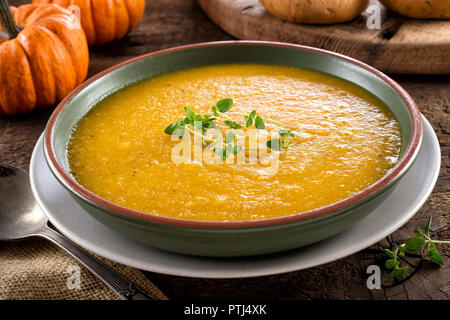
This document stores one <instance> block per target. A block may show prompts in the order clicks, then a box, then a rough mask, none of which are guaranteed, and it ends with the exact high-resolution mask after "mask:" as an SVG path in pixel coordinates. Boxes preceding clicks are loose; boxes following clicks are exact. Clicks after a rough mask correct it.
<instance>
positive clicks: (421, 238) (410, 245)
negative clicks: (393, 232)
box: [384, 217, 450, 279]
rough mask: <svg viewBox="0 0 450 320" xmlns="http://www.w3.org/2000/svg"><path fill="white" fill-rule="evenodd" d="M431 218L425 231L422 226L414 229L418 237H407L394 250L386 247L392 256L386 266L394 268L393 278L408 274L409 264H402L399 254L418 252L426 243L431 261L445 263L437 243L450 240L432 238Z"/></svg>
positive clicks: (390, 268)
mask: <svg viewBox="0 0 450 320" xmlns="http://www.w3.org/2000/svg"><path fill="white" fill-rule="evenodd" d="M431 220H432V219H431V217H430V218H429V219H428V223H427V225H426V227H425V231H422V229H420V228H415V229H414V233H415V234H416V237H411V238H409V239H407V240H406V241H405V243H403V244H401V245H399V246H398V247H396V248H395V249H394V250H389V249H384V252H385V253H386V255H387V256H388V257H389V258H390V259H389V260H386V262H385V267H386V269H389V270H392V271H391V273H390V277H391V278H396V279H402V278H403V277H404V276H405V274H406V270H407V269H408V266H400V261H399V256H400V257H403V256H405V254H406V251H408V252H416V251H418V250H420V249H421V248H422V247H424V246H425V245H427V256H428V257H429V258H430V259H431V261H433V262H434V263H437V264H438V265H443V264H444V260H442V257H441V255H440V254H439V251H438V250H437V249H436V243H441V244H450V241H443V240H433V239H431V236H430V227H431Z"/></svg>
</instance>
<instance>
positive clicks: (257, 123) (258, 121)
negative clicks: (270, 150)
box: [255, 116, 266, 129]
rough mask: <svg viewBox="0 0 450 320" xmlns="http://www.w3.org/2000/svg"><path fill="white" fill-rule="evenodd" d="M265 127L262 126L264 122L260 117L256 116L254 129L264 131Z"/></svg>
mask: <svg viewBox="0 0 450 320" xmlns="http://www.w3.org/2000/svg"><path fill="white" fill-rule="evenodd" d="M265 127H266V125H265V124H264V120H263V119H262V118H261V117H260V116H256V118H255V128H256V129H264V128H265Z"/></svg>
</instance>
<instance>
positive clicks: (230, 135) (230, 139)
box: [225, 131, 236, 143]
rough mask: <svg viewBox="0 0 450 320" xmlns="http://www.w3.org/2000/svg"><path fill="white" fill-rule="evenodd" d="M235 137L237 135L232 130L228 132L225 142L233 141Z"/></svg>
mask: <svg viewBox="0 0 450 320" xmlns="http://www.w3.org/2000/svg"><path fill="white" fill-rule="evenodd" d="M235 138H236V135H235V134H234V133H233V132H232V131H229V132H228V133H227V136H226V137H225V143H230V142H233V141H234V139H235Z"/></svg>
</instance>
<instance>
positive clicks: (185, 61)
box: [44, 41, 422, 257]
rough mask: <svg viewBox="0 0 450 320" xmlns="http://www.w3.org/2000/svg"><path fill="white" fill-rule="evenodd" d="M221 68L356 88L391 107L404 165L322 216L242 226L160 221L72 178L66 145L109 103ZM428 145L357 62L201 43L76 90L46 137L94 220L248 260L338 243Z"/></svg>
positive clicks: (184, 249) (414, 115)
mask: <svg viewBox="0 0 450 320" xmlns="http://www.w3.org/2000/svg"><path fill="white" fill-rule="evenodd" d="M223 63H264V64H275V65H287V66H294V67H300V68H305V69H311V70H316V71H321V72H324V73H327V74H329V75H332V76H336V77H339V78H342V79H345V80H348V81H350V82H353V83H355V84H357V85H359V86H361V87H363V88H365V89H366V90H368V91H369V92H371V93H372V94H374V95H375V96H377V97H378V98H380V99H381V100H382V101H384V102H385V103H386V105H387V106H388V107H389V108H390V110H391V111H392V112H393V114H394V115H395V117H396V118H397V120H398V121H399V122H400V125H401V128H402V139H403V147H402V150H401V158H400V161H399V162H398V164H397V165H396V166H395V167H394V168H393V169H392V170H390V171H389V172H388V173H387V174H386V175H385V176H384V177H383V178H381V179H380V180H379V181H377V182H376V183H375V184H373V185H372V186H370V187H369V188H367V189H365V190H363V191H361V192H359V193H358V194H355V195H353V196H352V197H350V198H347V199H345V200H342V201H340V202H337V203H334V204H332V205H329V206H326V207H323V208H319V209H316V210H312V211H308V212H303V213H298V214H294V215H289V216H286V217H280V218H273V219H264V220H255V221H239V222H210V221H192V220H183V219H175V218H168V217H160V216H156V215H152V214H148V213H143V212H139V211H136V210H131V209H128V208H124V207H121V206H119V205H116V204H114V203H112V202H110V201H107V200H105V199H102V198H100V197H99V196H97V195H95V194H93V193H92V192H90V191H88V190H86V189H85V188H83V187H82V186H81V185H79V184H78V183H77V182H76V181H75V179H74V178H73V177H72V176H71V175H70V171H69V166H68V162H67V159H66V145H67V142H68V139H69V138H70V134H71V131H72V129H73V128H74V127H75V126H76V124H77V123H78V121H80V119H82V118H83V116H84V115H85V114H86V113H87V112H88V111H89V110H90V109H91V108H92V107H93V106H95V105H96V103H97V102H98V101H100V100H101V99H103V98H104V97H105V96H107V95H109V94H111V93H112V92H114V91H117V90H119V89H121V88H123V87H125V86H128V85H130V84H133V83H136V82H138V81H141V80H144V79H147V78H150V77H153V76H156V75H160V74H162V73H167V72H172V71H175V70H180V69H185V68H190V67H198V66H205V65H212V64H223ZM421 141H422V122H421V117H420V113H419V110H418V109H417V106H416V105H415V104H414V101H413V100H412V99H411V97H410V96H409V95H408V94H407V93H406V92H405V90H404V89H402V88H401V87H400V86H399V85H398V84H397V83H395V82H394V81H393V80H391V79H390V78H389V77H387V76H386V75H384V74H383V73H381V72H380V71H377V70H375V69H373V68H371V67H369V66H368V65H366V64H363V63H361V62H359V61H357V60H354V59H352V58H349V57H346V56H342V55H339V54H336V53H332V52H329V51H324V50H320V49H315V48H310V47H305V46H299V45H291V44H284V43H273V42H253V41H230V42H214V43H202V44H195V45H188V46H183V47H177V48H173V49H167V50H162V51H159V52H154V53H150V54H147V55H144V56H141V57H137V58H134V59H132V60H129V61H126V62H124V63H121V64H119V65H117V66H114V67H112V68H110V69H108V70H106V71H104V72H102V73H100V74H98V75H97V76H95V77H93V78H91V79H90V80H88V81H86V82H85V83H83V84H82V85H81V86H79V87H78V88H77V89H75V90H74V91H73V92H72V93H71V94H70V95H69V96H68V97H66V98H65V99H64V101H62V102H61V104H60V105H59V106H58V107H57V108H56V110H55V112H54V113H53V115H52V116H51V118H50V120H49V122H48V124H47V128H46V130H45V142H44V149H45V156H46V159H47V162H48V165H49V167H50V169H51V171H52V172H53V174H54V175H55V177H56V178H57V179H58V181H59V182H60V183H61V184H62V185H63V186H64V187H65V188H66V189H67V190H68V192H69V193H70V194H71V195H72V196H73V197H74V198H75V199H76V200H77V201H78V203H79V204H80V205H81V206H82V207H83V208H84V209H85V210H86V211H87V212H89V214H91V215H92V216H93V217H94V218H96V219H97V220H99V221H100V222H102V223H103V224H105V225H107V226H109V227H110V228H112V229H114V230H116V231H117V232H119V233H121V234H123V235H125V236H127V237H130V238H133V239H135V240H137V241H140V242H143V243H145V244H148V245H151V246H154V247H157V248H161V249H165V250H169V251H174V252H179V253H186V254H193V255H202V256H228V257H230V256H248V255H257V254H266V253H273V252H278V251H283V250H288V249H292V248H297V247H301V246H304V245H307V244H311V243H313V242H317V241H320V240H322V239H325V238H328V237H330V236H333V235H335V234H337V233H339V232H341V231H343V230H345V229H346V228H348V227H350V226H351V225H352V224H354V223H356V222H357V221H359V220H360V219H362V218H364V217H365V216H366V215H368V214H369V213H370V212H371V211H373V210H374V209H375V208H376V207H377V206H378V205H379V204H380V203H382V202H383V200H384V199H385V198H386V197H387V196H388V195H389V194H390V192H391V191H392V190H393V188H394V187H395V185H396V182H398V181H399V179H400V178H401V176H402V175H403V174H404V173H405V172H406V171H407V170H408V169H409V168H410V166H411V164H412V163H413V162H414V160H415V158H416V156H417V154H418V151H419V148H420V144H421Z"/></svg>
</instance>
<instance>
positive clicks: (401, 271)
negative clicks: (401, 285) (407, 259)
mask: <svg viewBox="0 0 450 320" xmlns="http://www.w3.org/2000/svg"><path fill="white" fill-rule="evenodd" d="M406 269H408V266H404V267H401V268H395V269H394V270H392V272H391V273H390V274H389V276H390V277H391V278H397V279H401V278H403V277H404V276H405V274H406Z"/></svg>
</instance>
